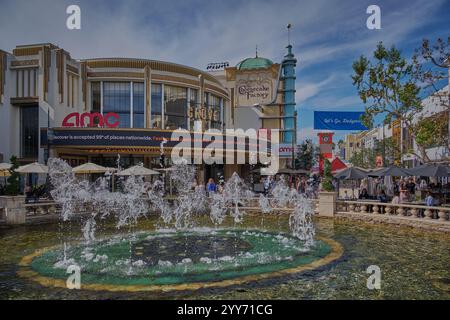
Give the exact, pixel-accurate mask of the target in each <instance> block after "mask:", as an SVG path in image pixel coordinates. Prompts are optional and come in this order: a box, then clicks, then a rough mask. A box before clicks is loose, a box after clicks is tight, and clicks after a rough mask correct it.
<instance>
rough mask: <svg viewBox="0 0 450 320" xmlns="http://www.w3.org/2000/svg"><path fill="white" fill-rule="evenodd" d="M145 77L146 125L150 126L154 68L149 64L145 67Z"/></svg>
mask: <svg viewBox="0 0 450 320" xmlns="http://www.w3.org/2000/svg"><path fill="white" fill-rule="evenodd" d="M144 79H145V82H144V83H145V111H146V117H145V127H146V128H150V126H151V119H150V117H151V112H152V109H151V95H152V69H151V67H150V66H149V65H146V66H145V68H144Z"/></svg>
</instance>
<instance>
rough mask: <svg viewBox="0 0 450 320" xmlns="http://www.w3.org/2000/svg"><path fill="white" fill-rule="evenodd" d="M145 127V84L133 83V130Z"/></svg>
mask: <svg viewBox="0 0 450 320" xmlns="http://www.w3.org/2000/svg"><path fill="white" fill-rule="evenodd" d="M144 127H145V104H144V83H142V82H136V83H133V128H144Z"/></svg>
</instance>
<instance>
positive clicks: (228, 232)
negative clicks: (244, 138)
mask: <svg viewBox="0 0 450 320" xmlns="http://www.w3.org/2000/svg"><path fill="white" fill-rule="evenodd" d="M130 244H131V245H130ZM341 254H342V248H341V246H340V245H339V244H338V243H337V242H335V241H333V240H331V239H323V240H318V241H316V243H315V244H314V246H313V247H311V248H305V247H304V244H303V242H301V241H299V240H298V239H297V238H296V237H292V236H290V235H286V234H282V233H274V232H267V231H265V232H263V231H259V230H234V229H219V230H214V229H208V228H201V229H197V230H195V231H186V232H177V231H175V230H172V231H169V230H165V231H159V232H139V233H134V234H133V235H125V236H124V235H116V236H113V237H109V238H106V239H101V240H100V239H99V240H97V241H96V242H95V246H94V245H92V243H91V244H89V245H86V244H84V243H73V244H70V245H68V244H67V243H66V244H65V246H63V247H54V248H44V249H43V250H42V249H41V250H38V251H37V252H35V253H33V254H31V255H28V256H25V257H24V258H23V259H22V260H21V262H20V266H21V268H20V270H19V272H18V274H19V275H20V276H23V277H25V278H28V279H30V280H32V281H37V282H38V283H40V284H42V285H49V286H54V287H60V288H66V279H67V272H66V270H67V267H68V266H69V265H74V264H75V265H78V266H80V268H81V270H82V288H83V289H86V290H108V291H165V292H168V291H177V290H197V289H202V288H224V287H227V286H232V285H241V284H244V283H249V282H255V281H258V280H263V279H269V278H276V277H283V276H286V275H290V274H294V273H299V272H302V271H305V270H311V269H314V268H317V267H319V266H321V265H324V264H327V263H329V262H331V261H333V260H336V259H337V258H339V257H340V256H341ZM64 257H70V258H68V259H64Z"/></svg>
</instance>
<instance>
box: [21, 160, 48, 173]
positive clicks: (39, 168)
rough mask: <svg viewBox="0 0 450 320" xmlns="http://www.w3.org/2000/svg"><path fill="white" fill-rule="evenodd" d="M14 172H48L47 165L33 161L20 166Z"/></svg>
mask: <svg viewBox="0 0 450 320" xmlns="http://www.w3.org/2000/svg"><path fill="white" fill-rule="evenodd" d="M16 172H19V173H48V167H47V166H46V165H43V164H40V163H39V162H33V163H30V164H27V165H24V166H20V167H19V168H18V169H17V170H16Z"/></svg>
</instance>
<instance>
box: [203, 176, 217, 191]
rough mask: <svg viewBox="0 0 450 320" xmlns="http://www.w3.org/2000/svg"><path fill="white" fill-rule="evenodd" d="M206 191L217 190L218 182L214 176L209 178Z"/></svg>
mask: <svg viewBox="0 0 450 320" xmlns="http://www.w3.org/2000/svg"><path fill="white" fill-rule="evenodd" d="M206 191H207V192H208V194H211V193H214V192H216V191H217V186H216V183H215V182H214V179H213V178H209V180H208V183H207V184H206Z"/></svg>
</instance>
